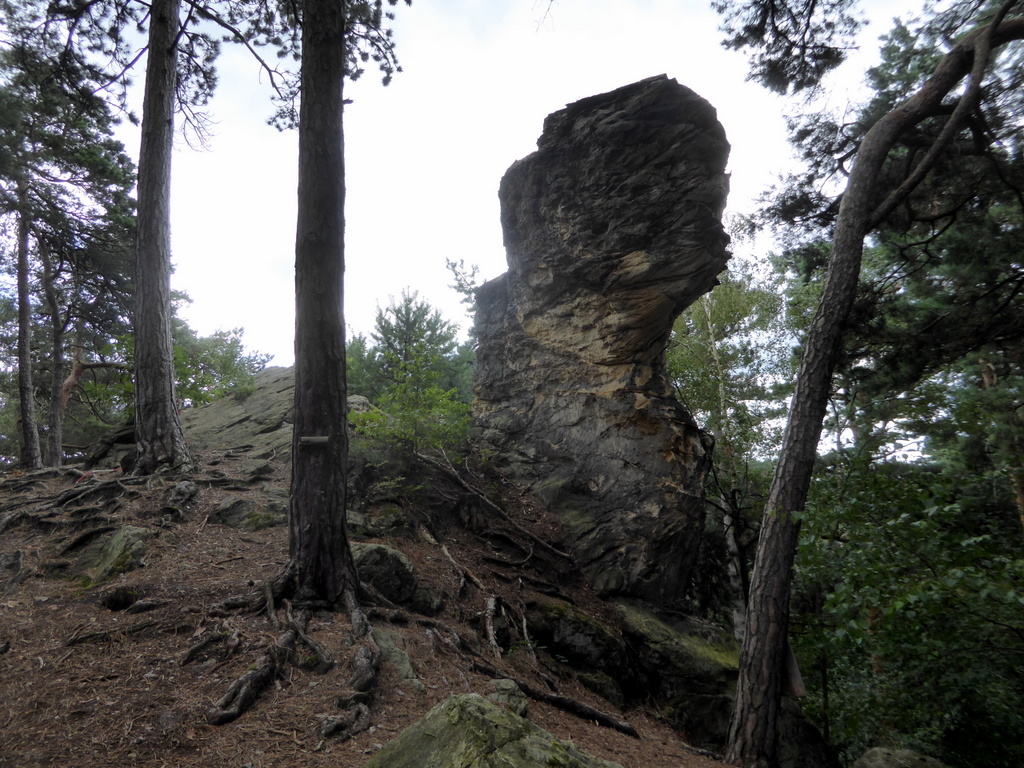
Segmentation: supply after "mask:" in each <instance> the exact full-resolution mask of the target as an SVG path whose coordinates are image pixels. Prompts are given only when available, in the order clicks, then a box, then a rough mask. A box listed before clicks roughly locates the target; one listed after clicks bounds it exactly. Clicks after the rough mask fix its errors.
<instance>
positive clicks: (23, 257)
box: [18, 181, 43, 469]
mask: <svg viewBox="0 0 1024 768" xmlns="http://www.w3.org/2000/svg"><path fill="white" fill-rule="evenodd" d="M18 204H19V208H20V211H19V213H18V400H19V408H20V413H19V420H20V421H21V464H22V466H23V467H25V468H27V469H37V468H39V467H41V466H42V465H43V457H42V453H41V452H40V450H39V427H38V425H37V424H36V397H35V385H34V384H33V381H32V296H31V294H30V293H29V285H28V273H29V214H28V188H27V186H26V184H25V183H24V182H23V181H19V182H18Z"/></svg>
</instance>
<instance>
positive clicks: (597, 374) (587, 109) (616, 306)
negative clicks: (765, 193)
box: [474, 76, 729, 606]
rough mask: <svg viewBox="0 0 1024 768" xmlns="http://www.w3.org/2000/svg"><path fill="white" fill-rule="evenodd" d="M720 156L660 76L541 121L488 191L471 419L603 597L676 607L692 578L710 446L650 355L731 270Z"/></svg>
mask: <svg viewBox="0 0 1024 768" xmlns="http://www.w3.org/2000/svg"><path fill="white" fill-rule="evenodd" d="M728 151H729V145H728V143H727V142H726V139H725V132H724V130H723V129H722V126H721V125H720V124H719V122H718V120H717V117H716V114H715V110H714V108H713V107H712V106H711V105H710V104H708V102H706V101H705V100H704V99H702V98H701V97H699V96H698V95H696V94H695V93H693V92H692V91H690V90H689V89H688V88H686V87H684V86H682V85H680V84H678V83H677V82H676V81H674V80H671V79H669V78H667V77H665V76H659V77H654V78H649V79H647V80H643V81H641V82H639V83H634V84H633V85H629V86H626V87H624V88H620V89H618V90H616V91H612V92H610V93H606V94H602V95H599V96H593V97H590V98H587V99H584V100H582V101H579V102H576V103H574V104H571V105H569V106H568V107H566V108H565V109H563V110H561V111H559V112H555V113H554V114H552V115H550V116H549V117H548V118H547V120H546V121H545V124H544V132H543V134H542V136H541V137H540V139H539V141H538V150H537V152H535V153H534V154H532V155H530V156H528V157H526V158H525V159H523V160H520V161H518V162H516V163H515V164H513V165H512V167H511V168H509V170H508V172H507V173H506V174H505V177H504V178H503V179H502V182H501V188H500V193H499V196H500V199H501V207H502V214H501V216H502V226H503V229H504V238H505V247H506V251H507V260H508V266H509V268H508V272H506V273H505V274H504V275H502V276H500V277H498V278H497V279H495V280H492V281H490V282H488V283H486V284H485V285H484V286H482V287H481V288H480V290H479V292H478V294H477V298H478V310H477V317H476V331H477V335H478V338H479V350H478V353H477V366H476V379H475V394H476V404H475V406H474V420H475V424H476V427H477V428H478V431H479V436H480V438H481V441H482V443H483V445H484V446H485V447H486V448H489V449H491V450H493V451H494V453H495V456H496V459H497V461H498V462H499V464H501V465H502V466H504V467H506V468H507V470H508V471H509V474H510V475H511V476H512V477H513V478H514V479H515V480H517V481H519V482H522V483H524V484H526V485H528V486H529V487H530V488H531V489H532V490H533V491H534V492H535V493H536V494H537V495H538V496H539V497H540V499H541V501H543V502H544V503H546V504H547V505H548V506H549V507H550V508H551V509H552V510H553V511H555V512H556V513H558V514H559V515H560V517H561V518H562V520H563V521H564V522H565V523H566V525H567V527H568V529H569V532H570V534H571V538H572V540H573V542H574V545H575V550H576V554H577V556H578V557H579V559H580V562H581V565H582V567H583V570H584V572H585V574H586V576H587V578H588V579H589V581H590V583H591V584H592V585H593V586H594V587H595V588H596V589H597V590H598V591H599V592H601V593H602V594H626V595H633V596H638V597H642V598H646V599H649V600H652V601H654V602H656V603H658V604H660V605H663V606H671V605H673V604H675V603H676V602H677V601H678V600H679V599H680V598H681V597H682V596H683V594H684V593H685V590H686V588H687V584H688V581H689V576H690V573H691V570H692V568H693V563H694V560H695V557H696V553H697V547H698V545H699V540H700V533H701V529H702V526H703V519H704V512H703V495H702V487H703V482H704V476H705V473H706V472H707V469H708V465H709V459H710V456H709V453H710V449H711V440H710V438H709V437H708V436H706V435H705V434H704V433H702V432H701V431H700V429H698V427H697V425H696V424H695V423H694V421H693V419H692V418H691V416H690V414H689V413H688V412H687V411H686V410H685V409H684V408H683V406H682V405H681V404H680V403H679V402H678V401H677V400H676V399H675V398H674V397H673V395H672V392H671V389H670V386H669V384H668V381H667V379H666V376H665V372H664V365H663V354H664V350H665V345H666V343H667V340H668V338H669V334H670V332H671V328H672V323H673V321H674V319H675V318H676V317H677V316H678V314H679V313H680V312H682V310H683V309H685V308H686V307H687V306H688V305H689V304H690V303H692V302H693V301H694V300H695V299H696V298H697V297H699V296H700V295H701V294H703V293H705V292H707V291H708V290H710V289H711V287H712V286H713V285H714V284H715V276H716V275H717V274H718V273H719V272H721V271H722V269H723V268H724V267H725V263H726V261H727V259H728V253H727V251H726V245H727V243H728V237H727V236H726V235H725V233H724V231H723V228H722V225H721V213H722V209H723V207H724V205H725V198H726V192H727V187H728V180H727V176H726V174H725V164H726V159H727V157H728Z"/></svg>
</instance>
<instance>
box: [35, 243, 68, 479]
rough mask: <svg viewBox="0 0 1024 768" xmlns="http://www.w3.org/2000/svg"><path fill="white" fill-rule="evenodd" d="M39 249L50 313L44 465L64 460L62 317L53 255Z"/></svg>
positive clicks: (61, 462)
mask: <svg viewBox="0 0 1024 768" xmlns="http://www.w3.org/2000/svg"><path fill="white" fill-rule="evenodd" d="M39 250H40V253H39V255H40V261H41V262H42V265H43V295H44V296H45V297H46V307H47V310H48V311H49V313H50V413H49V418H48V419H47V430H46V462H47V465H48V466H51V467H59V466H61V465H62V464H63V463H64V398H63V392H64V331H65V328H64V317H63V315H62V313H61V310H60V302H59V301H58V299H57V289H56V285H55V281H56V275H55V274H54V270H53V258H52V256H51V254H50V253H49V252H48V251H47V249H46V248H45V247H41V248H40V249H39Z"/></svg>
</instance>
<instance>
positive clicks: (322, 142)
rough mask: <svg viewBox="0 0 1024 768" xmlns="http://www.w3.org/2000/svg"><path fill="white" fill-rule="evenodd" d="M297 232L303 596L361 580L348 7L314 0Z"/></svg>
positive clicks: (295, 526) (305, 45)
mask: <svg viewBox="0 0 1024 768" xmlns="http://www.w3.org/2000/svg"><path fill="white" fill-rule="evenodd" d="M303 14H304V16H303V24H302V73H301V77H302V101H301V105H300V113H299V202H298V225H297V231H296V239H295V419H294V423H295V430H294V437H293V441H292V485H291V515H290V519H289V535H290V539H289V551H290V555H291V570H292V573H293V575H294V577H295V579H296V586H297V596H299V597H304V598H315V599H318V600H324V601H326V602H327V603H329V604H331V605H341V604H343V602H344V601H343V597H344V596H345V593H346V591H348V592H349V594H350V595H351V594H352V590H354V589H355V587H356V585H357V584H358V581H357V577H356V574H355V567H354V565H353V562H352V555H351V551H350V549H349V545H348V537H347V534H346V531H345V479H346V464H347V461H348V433H347V431H346V413H345V411H346V403H345V398H346V385H345V322H344V311H343V306H342V295H343V285H344V271H345V158H344V130H343V127H342V110H343V106H342V105H343V84H344V76H345V4H344V3H341V2H337V0H306V2H305V3H304V5H303Z"/></svg>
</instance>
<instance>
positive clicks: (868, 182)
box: [726, 5, 1024, 768]
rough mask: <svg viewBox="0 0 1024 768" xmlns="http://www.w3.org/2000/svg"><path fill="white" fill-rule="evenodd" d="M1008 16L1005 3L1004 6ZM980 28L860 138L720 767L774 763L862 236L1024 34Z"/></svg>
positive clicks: (800, 380) (757, 578) (790, 433)
mask: <svg viewBox="0 0 1024 768" xmlns="http://www.w3.org/2000/svg"><path fill="white" fill-rule="evenodd" d="M1006 7H1007V8H1008V7H1009V5H1007V6H1006ZM1000 18H1001V17H997V21H996V22H995V23H993V24H992V25H990V26H986V27H982V28H979V29H977V30H975V31H974V32H972V33H971V34H969V35H967V36H965V37H964V38H962V39H961V41H960V42H959V43H958V45H957V46H956V47H955V48H954V49H953V50H952V51H950V52H949V53H948V54H947V55H946V56H945V57H944V58H943V59H942V60H941V61H940V63H939V64H938V66H937V67H936V69H935V71H934V73H933V74H932V76H931V77H930V78H929V79H928V80H927V81H926V82H925V84H924V85H923V86H922V88H921V90H920V91H918V92H917V93H916V94H914V95H913V96H911V97H910V98H909V99H907V100H906V101H904V102H903V103H902V104H900V105H899V106H898V107H896V108H895V109H894V110H893V111H892V112H889V113H888V114H887V115H885V116H884V117H882V118H881V119H880V120H879V121H878V122H877V123H875V124H874V126H872V128H871V129H870V130H869V131H868V132H867V134H866V135H865V137H864V141H863V142H862V144H861V146H860V150H859V151H858V153H857V158H856V161H855V164H854V166H853V169H852V170H851V173H850V179H849V182H848V184H847V187H846V191H845V192H844V194H843V198H842V202H841V204H840V208H839V216H838V219H837V222H836V228H835V232H834V233H833V240H832V255H831V258H830V260H829V268H828V273H827V274H826V277H825V286H824V291H823V293H822V297H821V302H820V304H819V305H818V310H817V312H816V313H815V316H814V320H813V321H812V323H811V327H810V329H809V330H808V332H807V340H806V343H805V347H804V357H803V360H802V361H801V364H800V370H799V372H798V373H797V382H796V391H795V393H794V394H793V400H792V403H791V405H790V411H789V420H788V422H787V424H786V431H785V433H784V435H783V439H782V450H781V453H780V455H779V462H778V464H777V465H776V468H775V475H774V476H773V478H772V486H771V490H770V491H769V494H768V501H767V504H766V505H765V514H764V522H763V525H762V529H761V537H760V540H759V542H758V549H757V555H756V557H755V561H754V571H753V575H752V578H751V584H750V600H749V604H748V606H747V627H746V634H745V636H744V641H743V646H742V649H741V652H740V677H739V682H738V684H737V689H736V707H735V710H734V712H733V719H732V722H731V724H730V728H729V745H728V750H727V752H726V760H727V761H728V762H730V763H734V764H736V765H742V766H744V767H745V768H775V766H777V765H778V716H779V711H780V709H781V700H782V695H783V692H784V689H785V681H786V679H787V663H786V659H787V655H788V639H787V634H788V630H789V596H790V586H791V582H792V572H793V561H794V558H795V556H796V546H797V540H798V537H799V532H800V522H799V516H800V514H801V513H802V512H803V509H804V505H805V504H806V501H807V492H808V490H809V488H810V483H811V473H812V470H813V468H814V460H815V456H816V453H817V447H818V440H819V438H820V437H821V429H822V422H823V420H824V417H825V409H826V406H827V403H828V397H829V392H830V390H831V382H832V374H833V372H834V370H835V363H836V357H837V353H838V351H839V349H840V346H841V344H842V332H843V326H844V324H845V322H846V318H847V316H848V315H849V312H850V309H851V307H852V306H853V301H854V298H855V296H856V292H857V280H858V277H859V274H860V264H861V255H862V252H863V248H864V238H865V236H866V235H867V233H868V232H869V231H870V230H871V228H872V227H874V226H875V225H876V224H877V223H878V222H879V221H880V220H881V219H883V218H884V217H885V216H887V215H888V214H889V213H890V212H891V211H892V209H893V208H894V207H895V206H896V205H898V203H899V201H900V200H902V199H904V198H905V197H906V195H908V194H909V193H910V192H911V191H912V190H913V188H914V187H915V186H916V184H918V183H920V181H921V179H922V178H923V177H924V174H925V173H926V172H927V170H928V167H929V166H928V164H929V163H933V162H934V161H935V159H936V157H937V156H938V150H939V149H940V148H941V143H942V142H946V143H948V142H949V141H950V140H952V138H953V136H954V135H955V132H956V129H957V128H958V126H959V125H962V120H963V119H964V118H965V117H966V115H967V113H968V112H969V111H970V109H972V108H973V104H974V103H976V101H973V102H972V100H973V99H976V96H977V93H978V89H979V88H980V85H981V79H982V76H983V74H984V69H985V66H986V63H987V61H988V53H989V50H990V47H991V46H992V45H997V44H1002V43H1005V42H1007V41H1008V40H1011V39H1020V38H1021V36H1022V35H1024V19H1012V20H1010V21H1007V22H1003V23H1000V21H999V19H1000ZM968 74H970V75H971V82H970V85H969V87H968V89H967V91H966V92H965V94H964V95H963V96H962V97H961V99H960V104H959V105H958V107H957V109H956V110H955V112H954V113H953V115H952V116H951V117H950V118H949V120H948V122H947V125H946V127H945V129H944V130H943V131H942V133H941V134H940V137H939V139H937V141H936V145H935V147H934V148H933V149H932V150H930V151H929V154H928V156H927V157H926V159H925V161H924V162H923V164H922V166H919V167H918V168H917V169H916V170H915V173H913V174H912V175H911V176H910V177H909V178H908V181H907V182H906V183H904V184H903V185H901V187H900V188H899V189H897V190H896V191H895V192H893V193H892V194H890V195H889V196H888V198H887V199H886V200H885V201H883V202H882V204H881V205H879V206H878V207H874V206H875V205H876V201H877V200H878V198H879V190H878V179H879V178H880V172H881V170H882V166H883V164H884V162H885V159H886V157H887V156H888V154H889V151H890V150H891V149H892V148H893V146H894V145H895V144H896V142H897V140H898V139H899V137H900V136H902V135H903V133H904V132H906V131H907V130H908V129H909V128H911V127H913V126H914V125H916V124H918V123H919V122H921V121H922V120H924V119H925V118H927V117H929V116H932V115H935V114H938V113H939V112H940V111H941V110H942V108H943V107H942V102H943V99H944V98H945V97H946V96H947V94H949V93H950V92H951V90H952V89H953V88H954V87H955V86H956V85H957V84H958V83H959V82H960V81H961V80H963V78H964V77H965V76H967V75H968Z"/></svg>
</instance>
